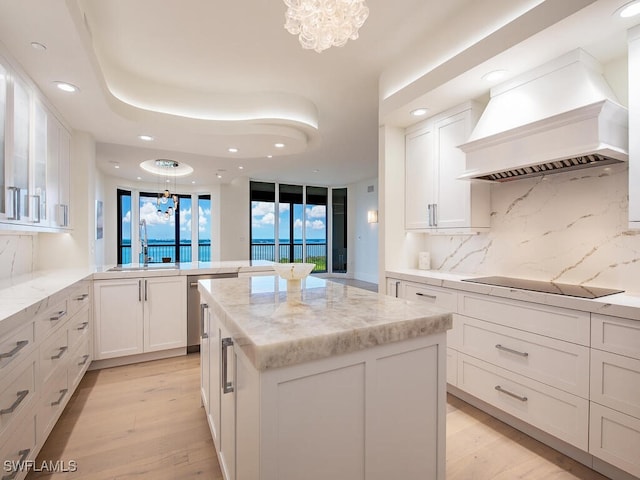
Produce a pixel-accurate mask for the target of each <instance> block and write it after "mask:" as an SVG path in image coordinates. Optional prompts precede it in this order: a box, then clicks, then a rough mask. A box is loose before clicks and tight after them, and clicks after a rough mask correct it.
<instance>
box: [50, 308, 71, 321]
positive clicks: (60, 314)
mask: <svg viewBox="0 0 640 480" xmlns="http://www.w3.org/2000/svg"><path fill="white" fill-rule="evenodd" d="M66 314H67V311H66V310H60V311H59V312H57V313H56V314H55V315H54V316H53V317H49V320H51V321H52V322H55V321H56V320H60V319H61V318H62V317H64V316H65V315H66Z"/></svg>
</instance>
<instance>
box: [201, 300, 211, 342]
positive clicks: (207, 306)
mask: <svg viewBox="0 0 640 480" xmlns="http://www.w3.org/2000/svg"><path fill="white" fill-rule="evenodd" d="M207 308H209V305H207V304H206V303H201V304H200V333H201V336H202V338H208V337H209V335H207V334H206V332H205V331H204V311H205V309H207Z"/></svg>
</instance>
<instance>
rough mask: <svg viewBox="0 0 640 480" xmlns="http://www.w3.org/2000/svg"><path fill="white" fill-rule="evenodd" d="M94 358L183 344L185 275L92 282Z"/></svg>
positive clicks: (185, 325) (185, 332)
mask: <svg viewBox="0 0 640 480" xmlns="http://www.w3.org/2000/svg"><path fill="white" fill-rule="evenodd" d="M94 294H95V307H94V308H95V310H94V313H95V325H96V336H95V350H96V359H98V360H103V359H108V358H115V357H122V356H127V355H134V354H140V353H148V352H154V351H160V350H168V349H173V348H179V347H186V342H187V319H186V312H187V311H186V277H184V276H168V277H149V278H126V279H114V280H97V281H95V282H94Z"/></svg>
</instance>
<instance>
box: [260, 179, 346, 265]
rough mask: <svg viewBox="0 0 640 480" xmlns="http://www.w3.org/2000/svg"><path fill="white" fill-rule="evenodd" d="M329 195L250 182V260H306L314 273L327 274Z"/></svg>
mask: <svg viewBox="0 0 640 480" xmlns="http://www.w3.org/2000/svg"><path fill="white" fill-rule="evenodd" d="M343 190H344V191H345V197H346V189H343ZM328 195H329V189H328V188H327V187H313V186H306V187H303V186H301V185H288V184H275V183H266V182H251V186H250V199H251V251H250V255H251V259H252V260H271V261H275V262H304V261H306V262H310V263H315V264H316V267H315V269H314V272H316V273H317V272H326V271H328V260H327V252H328V247H327V234H328V226H327V211H328V206H329V196H328ZM345 201H346V198H345ZM276 212H278V214H277V217H276ZM276 219H277V221H276ZM345 219H346V215H345ZM343 231H344V232H345V233H344V235H345V241H344V242H343V243H344V249H345V251H344V252H343V253H344V255H346V227H344V228H343ZM344 258H346V257H344ZM344 265H345V266H344V269H343V270H341V271H343V272H346V260H345V262H344Z"/></svg>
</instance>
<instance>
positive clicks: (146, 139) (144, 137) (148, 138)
mask: <svg viewBox="0 0 640 480" xmlns="http://www.w3.org/2000/svg"><path fill="white" fill-rule="evenodd" d="M138 138H139V139H140V140H142V141H144V142H151V141H153V137H152V136H151V135H138Z"/></svg>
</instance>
